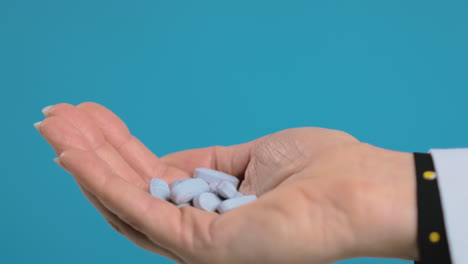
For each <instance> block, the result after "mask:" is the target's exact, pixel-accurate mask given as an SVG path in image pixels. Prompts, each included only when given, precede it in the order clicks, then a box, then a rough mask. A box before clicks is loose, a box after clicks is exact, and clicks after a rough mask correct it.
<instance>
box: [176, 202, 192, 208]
mask: <svg viewBox="0 0 468 264" xmlns="http://www.w3.org/2000/svg"><path fill="white" fill-rule="evenodd" d="M184 206H190V204H189V203H183V204H178V205H177V208H181V207H184Z"/></svg>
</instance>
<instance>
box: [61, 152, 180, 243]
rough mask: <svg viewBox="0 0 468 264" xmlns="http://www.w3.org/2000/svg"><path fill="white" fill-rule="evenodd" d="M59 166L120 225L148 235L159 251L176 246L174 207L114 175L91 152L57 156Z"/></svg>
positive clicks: (177, 216) (177, 228)
mask: <svg viewBox="0 0 468 264" xmlns="http://www.w3.org/2000/svg"><path fill="white" fill-rule="evenodd" d="M59 162H60V164H61V165H62V166H63V167H64V168H65V169H66V170H68V171H69V172H70V173H71V174H73V175H74V177H75V178H76V180H77V181H78V182H79V183H81V184H82V185H83V187H84V188H85V189H87V190H89V192H90V193H92V194H93V195H95V196H96V197H97V198H98V199H99V201H100V202H101V203H102V204H103V205H104V206H105V207H106V208H108V209H109V210H110V211H111V212H113V213H114V214H116V215H117V216H118V217H119V218H120V219H122V220H123V221H124V222H127V223H128V224H129V225H131V226H133V227H134V228H136V229H137V230H139V231H140V232H142V233H145V234H148V235H149V236H150V237H151V238H153V239H154V240H153V241H157V242H158V243H157V244H158V245H159V246H161V247H163V248H174V247H175V246H176V245H177V244H178V242H179V241H178V239H179V235H178V234H179V233H180V231H181V230H180V227H181V211H180V210H179V209H178V208H177V207H176V206H174V205H172V204H170V203H169V202H166V201H163V200H159V199H156V198H154V197H152V196H151V195H150V194H149V193H148V192H145V191H143V190H141V189H139V188H137V187H136V186H134V185H132V184H129V183H127V182H126V181H124V180H123V179H122V178H120V177H118V176H116V175H114V174H113V172H112V170H111V169H110V168H109V167H107V166H106V164H105V163H104V162H103V161H102V160H101V159H100V158H99V157H98V156H97V155H96V154H95V153H94V152H91V151H83V150H77V149H70V150H67V151H65V152H63V153H62V154H61V155H60V157H59Z"/></svg>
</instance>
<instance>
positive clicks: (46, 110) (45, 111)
mask: <svg viewBox="0 0 468 264" xmlns="http://www.w3.org/2000/svg"><path fill="white" fill-rule="evenodd" d="M50 108H52V106H51V105H48V106H46V107H44V108H42V113H43V114H44V115H47V112H48V111H49V110H50Z"/></svg>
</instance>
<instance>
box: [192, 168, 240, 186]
mask: <svg viewBox="0 0 468 264" xmlns="http://www.w3.org/2000/svg"><path fill="white" fill-rule="evenodd" d="M193 177H194V178H201V179H204V180H205V181H206V182H208V183H212V182H217V181H228V182H230V183H232V184H233V185H234V187H236V188H237V187H238V186H239V179H238V178H237V177H234V176H232V175H229V174H227V173H224V172H221V171H217V170H212V169H207V168H196V169H195V172H194V174H193Z"/></svg>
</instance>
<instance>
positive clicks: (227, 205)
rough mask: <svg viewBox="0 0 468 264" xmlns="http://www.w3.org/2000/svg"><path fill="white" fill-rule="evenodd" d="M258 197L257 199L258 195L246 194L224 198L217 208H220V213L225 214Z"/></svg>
mask: <svg viewBox="0 0 468 264" xmlns="http://www.w3.org/2000/svg"><path fill="white" fill-rule="evenodd" d="M256 199H257V196H256V195H246V196H242V197H238V198H232V199H228V200H224V201H223V202H222V203H220V204H219V205H218V208H216V210H218V212H219V213H220V214H224V213H226V212H228V211H230V210H232V209H234V208H236V207H239V206H241V205H244V204H247V203H250V202H252V201H254V200H256Z"/></svg>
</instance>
